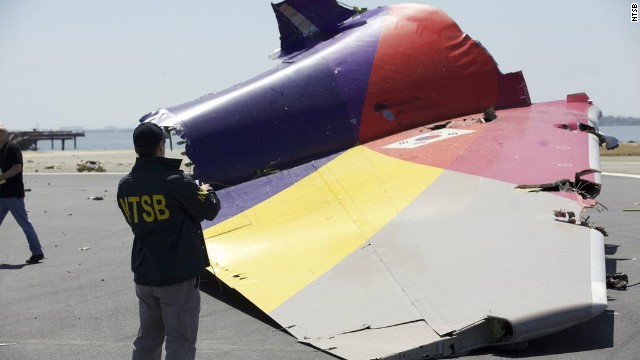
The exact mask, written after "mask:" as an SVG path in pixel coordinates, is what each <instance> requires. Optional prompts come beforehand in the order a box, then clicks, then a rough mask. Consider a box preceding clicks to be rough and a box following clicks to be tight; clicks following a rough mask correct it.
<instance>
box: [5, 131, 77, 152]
mask: <svg viewBox="0 0 640 360" xmlns="http://www.w3.org/2000/svg"><path fill="white" fill-rule="evenodd" d="M9 137H10V138H11V139H12V140H13V141H15V142H16V143H17V144H18V146H19V147H20V149H22V150H38V141H42V140H48V141H51V149H53V144H54V141H56V140H60V141H61V143H62V144H61V145H62V146H61V148H62V150H64V149H65V142H66V141H67V140H73V148H74V149H76V147H77V138H78V137H84V131H52V130H49V131H40V130H32V131H13V132H9Z"/></svg>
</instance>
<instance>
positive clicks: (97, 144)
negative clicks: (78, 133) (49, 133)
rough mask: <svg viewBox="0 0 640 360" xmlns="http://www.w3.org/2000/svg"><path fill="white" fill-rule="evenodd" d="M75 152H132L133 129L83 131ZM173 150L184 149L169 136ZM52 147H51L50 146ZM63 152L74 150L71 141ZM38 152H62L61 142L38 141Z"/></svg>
mask: <svg viewBox="0 0 640 360" xmlns="http://www.w3.org/2000/svg"><path fill="white" fill-rule="evenodd" d="M76 139H77V140H76V147H75V150H133V129H129V130H114V131H102V130H98V131H95V130H85V132H84V137H78V138H76ZM171 140H172V142H173V148H174V149H184V145H177V143H178V141H181V140H182V139H180V138H179V137H178V136H176V135H175V134H171ZM52 145H53V146H52ZM64 148H65V150H74V144H73V140H67V141H65V144H64ZM38 150H42V151H51V150H54V151H55V150H62V141H60V140H54V141H53V144H52V143H51V141H49V140H43V141H38Z"/></svg>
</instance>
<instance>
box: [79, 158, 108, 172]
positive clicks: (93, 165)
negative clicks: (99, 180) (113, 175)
mask: <svg viewBox="0 0 640 360" xmlns="http://www.w3.org/2000/svg"><path fill="white" fill-rule="evenodd" d="M77 165H78V168H77V169H76V170H78V172H85V171H86V172H107V170H106V169H105V168H104V167H103V166H102V163H101V162H100V161H93V160H87V161H85V162H80V163H78V164H77Z"/></svg>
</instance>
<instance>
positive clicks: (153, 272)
mask: <svg viewBox="0 0 640 360" xmlns="http://www.w3.org/2000/svg"><path fill="white" fill-rule="evenodd" d="M180 162H181V160H178V159H168V158H164V157H142V158H140V157H139V158H137V160H136V163H135V165H134V166H133V169H131V172H130V173H129V174H128V175H127V176H125V177H124V178H122V180H120V184H119V185H118V206H119V207H120V210H121V211H122V214H123V216H124V218H125V220H126V221H127V223H128V224H129V225H130V226H131V231H132V232H133V235H134V239H133V247H132V249H131V270H132V271H133V273H134V281H135V283H136V284H139V285H149V286H165V285H172V284H177V283H180V282H183V281H186V280H189V279H192V278H194V277H196V276H199V275H201V274H202V271H203V270H204V269H205V267H206V266H208V264H209V259H208V257H207V255H206V248H205V246H204V238H203V234H202V227H201V225H200V222H201V221H203V220H204V219H207V220H213V218H214V217H215V216H216V215H217V214H218V212H219V211H220V201H219V200H218V197H217V196H216V194H215V192H213V191H209V192H207V191H203V190H201V189H200V187H199V186H198V185H197V184H196V183H195V182H194V181H193V180H192V179H191V177H190V176H188V175H186V174H184V173H183V172H182V171H181V170H180Z"/></svg>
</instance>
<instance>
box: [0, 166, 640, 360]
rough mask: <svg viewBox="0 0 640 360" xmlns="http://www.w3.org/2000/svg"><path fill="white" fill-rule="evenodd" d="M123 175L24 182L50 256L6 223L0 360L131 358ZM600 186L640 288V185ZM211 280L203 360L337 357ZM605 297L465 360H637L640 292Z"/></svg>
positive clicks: (612, 234) (613, 267)
mask: <svg viewBox="0 0 640 360" xmlns="http://www.w3.org/2000/svg"><path fill="white" fill-rule="evenodd" d="M121 176H122V175H120V174H73V175H65V174H25V184H26V187H27V188H29V189H30V190H31V191H30V192H28V193H27V198H26V204H27V209H28V210H29V215H30V217H31V220H32V222H33V224H34V226H35V228H36V230H37V231H38V233H39V235H40V238H41V241H42V244H43V247H44V251H45V256H46V260H45V261H44V262H43V263H41V264H37V265H25V260H26V259H27V258H28V257H29V255H30V254H29V250H28V246H27V242H26V239H25V237H24V234H23V233H22V231H21V229H20V228H19V227H18V225H17V224H16V222H15V220H14V219H13V217H12V216H10V215H9V216H7V218H6V219H5V221H4V223H3V224H2V225H1V227H0V359H2V360H14V359H15V360H29V359H52V360H69V359H79V360H85V359H93V360H107V359H109V360H112V359H127V358H130V355H131V347H132V346H131V343H132V341H133V339H134V338H135V335H136V332H137V326H138V318H137V316H138V309H137V299H136V296H135V294H134V286H133V276H132V273H131V271H130V267H129V260H130V250H131V239H132V235H131V231H130V230H129V227H128V226H127V225H126V223H125V222H124V220H123V218H122V215H121V214H120V212H119V210H118V208H117V205H116V199H115V198H116V188H117V183H118V180H119V178H120V177H121ZM603 184H604V187H603V191H602V193H601V195H600V197H599V198H598V200H599V201H600V202H601V203H602V204H603V205H605V206H606V207H607V208H608V211H603V212H597V211H595V210H590V211H589V213H590V214H591V215H592V216H591V219H590V220H591V221H594V222H595V223H596V224H598V225H602V226H604V227H605V228H606V230H607V232H608V233H609V236H608V237H607V238H605V242H606V249H605V250H606V257H607V259H606V264H607V272H608V273H614V272H617V271H622V272H626V273H628V274H629V278H630V281H631V283H632V284H635V283H638V282H640V268H639V267H638V263H637V261H638V260H637V258H638V257H640V256H639V254H640V241H639V240H640V239H639V237H640V211H624V210H629V209H631V210H633V209H640V205H635V203H640V179H639V178H626V177H618V176H606V175H605V176H603ZM93 197H102V198H103V200H93V199H92V198H93ZM557 275H558V281H559V282H562V274H557ZM204 280H205V281H204V282H203V285H202V312H201V316H200V331H199V336H198V345H197V346H198V355H197V359H225V360H236V359H237V360H240V359H242V360H252V359H256V360H258V359H260V360H263V359H281V360H287V359H291V360H293V359H296V360H322V359H326V360H328V359H335V357H333V356H331V355H329V354H327V353H324V352H322V351H319V350H317V349H315V348H312V347H309V346H306V345H304V344H301V343H298V342H297V341H296V340H295V338H293V337H292V336H290V335H288V334H287V333H286V332H284V331H281V330H280V329H278V327H277V325H276V324H275V323H273V322H272V321H270V320H269V318H268V317H266V316H265V315H263V314H261V313H260V311H258V310H257V309H255V308H254V307H253V306H252V305H251V304H249V303H248V302H247V301H245V300H243V299H242V298H241V297H240V296H239V295H237V294H236V293H235V292H234V291H233V290H230V289H228V288H226V287H224V286H220V285H219V284H218V283H217V282H216V281H215V279H214V278H213V277H207V278H205V279H204ZM505 286H508V285H505ZM608 294H609V308H608V310H607V311H606V312H605V313H603V314H601V315H599V316H597V317H596V318H594V319H592V320H590V321H588V322H586V323H583V324H580V325H578V326H576V327H573V328H570V329H567V330H564V331H562V332H560V333H557V334H554V335H551V336H547V337H545V338H541V339H537V340H534V341H531V342H529V346H528V347H527V348H526V349H524V350H503V349H494V348H490V349H485V350H481V351H476V352H474V353H471V354H469V356H467V357H466V358H469V359H496V358H499V359H510V358H534V357H544V358H550V359H563V360H564V359H637V358H638V357H639V355H638V354H640V326H639V325H640V308H639V307H638V300H639V298H640V296H639V294H640V287H638V286H631V287H629V288H628V290H626V291H615V290H609V291H608ZM470 301H472V299H470Z"/></svg>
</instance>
